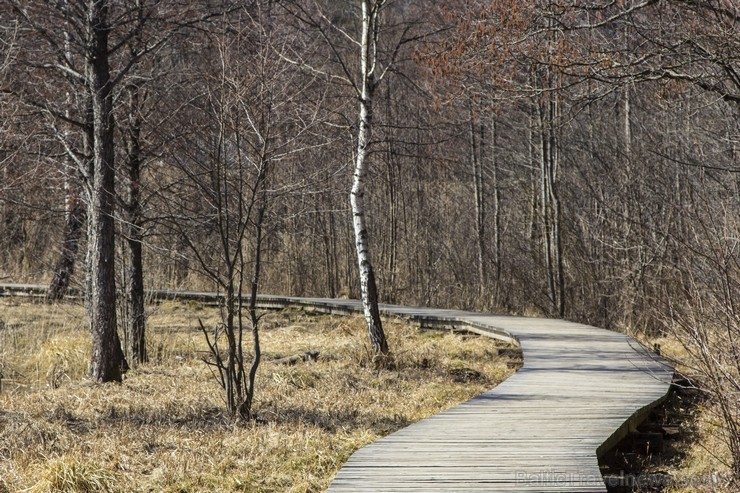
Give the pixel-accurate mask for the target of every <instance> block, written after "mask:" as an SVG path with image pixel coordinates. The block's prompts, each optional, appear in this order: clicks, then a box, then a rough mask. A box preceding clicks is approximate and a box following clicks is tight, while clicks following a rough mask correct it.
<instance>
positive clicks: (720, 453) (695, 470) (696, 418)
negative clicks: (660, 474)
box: [644, 337, 737, 493]
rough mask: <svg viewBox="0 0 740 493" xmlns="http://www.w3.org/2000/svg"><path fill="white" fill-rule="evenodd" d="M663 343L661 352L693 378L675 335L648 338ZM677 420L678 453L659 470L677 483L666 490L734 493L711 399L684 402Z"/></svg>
mask: <svg viewBox="0 0 740 493" xmlns="http://www.w3.org/2000/svg"><path fill="white" fill-rule="evenodd" d="M644 342H647V343H649V345H650V346H652V345H653V344H658V345H660V349H661V353H662V354H663V355H664V356H666V357H667V358H669V359H670V360H671V361H674V362H677V363H678V364H677V367H676V369H677V370H678V372H679V373H680V374H682V375H686V376H689V377H692V378H693V377H694V375H693V372H692V370H691V368H690V367H687V366H686V365H685V364H682V363H681V362H685V363H689V364H690V357H689V355H688V353H687V352H686V350H685V349H684V348H683V346H682V345H681V344H680V343H679V342H678V341H677V340H675V338H673V337H660V338H653V339H650V340H649V341H647V340H645V341H644ZM674 412H675V414H676V415H675V416H674V419H676V420H678V421H679V422H680V427H681V433H680V435H679V437H678V439H677V440H676V443H675V445H674V447H675V449H676V451H677V452H678V453H677V455H676V456H675V458H674V459H673V460H671V461H670V462H668V463H664V464H661V465H660V466H659V469H660V470H662V471H664V472H667V473H668V474H670V476H671V477H672V478H673V483H674V485H673V486H672V487H669V488H667V489H666V490H665V491H666V493H734V492H736V491H737V487H736V486H733V485H730V484H729V479H728V478H729V477H730V467H729V463H730V461H731V455H730V451H729V449H728V447H727V444H726V443H725V442H724V441H723V440H722V439H721V433H722V422H721V420H720V419H719V417H718V413H717V409H715V407H714V405H713V404H712V402H711V400H710V399H706V400H703V401H700V402H698V403H691V402H689V401H682V402H681V406H680V408H678V409H676V410H675V411H674Z"/></svg>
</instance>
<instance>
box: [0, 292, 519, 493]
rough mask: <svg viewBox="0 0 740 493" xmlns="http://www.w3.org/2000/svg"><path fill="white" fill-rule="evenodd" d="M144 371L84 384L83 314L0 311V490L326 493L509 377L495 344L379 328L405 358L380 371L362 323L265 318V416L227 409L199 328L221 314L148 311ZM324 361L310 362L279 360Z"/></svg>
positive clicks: (43, 308) (258, 407) (75, 309)
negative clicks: (384, 439)
mask: <svg viewBox="0 0 740 493" xmlns="http://www.w3.org/2000/svg"><path fill="white" fill-rule="evenodd" d="M149 312H150V314H149V338H148V350H149V354H150V356H151V362H150V363H149V364H147V365H144V366H142V367H140V368H138V369H135V370H132V371H130V372H129V373H128V374H127V376H126V379H125V381H124V382H123V384H105V385H99V384H91V383H89V382H88V381H87V380H86V379H85V372H86V366H87V361H88V357H89V355H88V352H89V342H88V338H87V333H86V329H85V322H84V312H83V309H82V307H81V306H79V305H75V304H59V305H54V306H48V305H43V304H38V303H32V302H30V301H29V300H22V299H0V372H2V373H3V374H4V377H5V378H4V381H3V386H2V393H0V492H2V493H5V492H20V491H24V492H29V493H36V492H38V493H41V492H50V491H62V492H65V491H68V492H72V491H75V492H85V491H111V492H119V491H120V492H128V491H139V492H149V491H151V492H154V491H157V492H159V491H164V492H199V491H203V492H205V491H209V492H210V491H249V492H268V491H276V492H277V491H280V492H283V491H290V492H309V491H323V490H324V489H326V487H327V486H328V484H329V482H330V481H331V479H332V477H333V476H334V474H335V473H336V471H337V470H338V469H339V467H340V466H341V465H342V464H343V463H344V461H346V459H347V458H348V457H349V456H350V454H351V453H352V452H353V451H354V450H356V449H357V448H359V447H361V446H363V445H365V444H367V443H370V442H372V441H374V440H376V439H377V438H379V437H380V436H383V435H385V434H388V433H390V432H392V431H394V430H396V429H399V428H401V427H403V426H406V425H408V424H409V423H411V422H414V421H417V420H419V419H422V418H424V417H426V416H429V415H431V414H434V413H436V412H439V411H441V410H443V409H446V408H449V407H451V406H453V405H455V404H457V403H459V402H461V401H464V400H466V399H468V398H470V397H472V396H474V395H477V394H479V393H480V392H482V391H483V390H486V389H489V388H491V387H493V386H494V385H496V384H497V383H498V382H500V381H502V380H504V379H505V378H506V377H507V376H508V375H510V374H511V373H512V372H513V371H514V369H512V368H514V367H515V366H516V361H512V360H511V359H510V356H508V354H509V353H507V352H502V354H506V355H507V356H503V355H499V348H501V347H502V345H501V344H500V343H497V342H495V341H493V340H491V339H487V338H483V337H478V336H471V335H467V334H460V333H451V332H432V331H423V330H420V329H418V328H414V327H409V326H407V325H404V324H403V323H400V322H395V323H391V322H388V323H386V332H387V335H388V339H389V343H390V347H391V349H392V351H393V353H394V356H395V360H396V362H397V365H396V368H394V369H393V370H382V371H375V370H373V368H372V365H371V364H368V360H369V349H368V344H367V336H366V334H365V329H364V324H363V322H362V320H360V319H358V318H354V317H341V316H309V315H306V314H305V313H303V312H300V311H296V310H290V309H288V310H284V311H282V312H276V313H270V314H267V315H266V316H265V318H264V321H263V324H262V343H263V351H264V354H263V357H264V360H263V361H264V363H263V365H262V366H261V368H260V372H259V374H258V378H257V394H256V403H255V406H254V410H255V411H256V414H257V420H256V421H253V422H251V423H247V424H244V423H238V422H235V421H234V420H233V419H231V418H230V417H228V416H227V415H226V414H225V412H224V407H225V406H224V404H223V402H222V400H221V391H220V388H219V387H218V384H217V383H216V381H215V380H214V378H213V376H212V374H211V373H210V371H209V368H208V367H207V366H206V365H205V364H204V363H203V362H202V358H203V357H204V356H205V355H206V354H207V353H206V349H207V347H206V345H205V342H204V340H203V336H202V334H201V333H200V331H199V329H198V319H199V318H200V319H202V320H203V322H204V324H205V325H206V326H210V325H213V324H215V323H217V320H218V318H217V317H218V314H217V311H216V310H215V309H213V308H209V307H205V306H202V305H199V304H191V303H165V304H161V305H156V306H151V307H150V309H149ZM307 351H318V352H319V353H320V354H319V358H318V360H317V361H315V362H314V361H308V362H300V363H298V364H295V365H285V364H279V363H276V362H275V361H274V360H276V359H279V358H281V357H285V356H291V355H293V354H303V353H305V352H307Z"/></svg>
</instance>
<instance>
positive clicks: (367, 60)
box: [350, 0, 388, 360]
mask: <svg viewBox="0 0 740 493" xmlns="http://www.w3.org/2000/svg"><path fill="white" fill-rule="evenodd" d="M377 15H378V12H377V5H371V2H370V0H363V1H362V41H361V46H360V70H361V94H360V118H359V122H358V123H359V127H358V130H357V154H356V156H355V170H354V179H353V183H352V191H351V193H350V205H351V208H352V218H353V221H352V223H353V226H354V233H355V249H356V251H357V263H358V266H359V272H360V292H361V295H362V306H363V311H364V314H365V321H366V323H367V329H368V333H369V335H370V343H371V345H372V349H373V353H374V355H375V358H376V360H380V359H382V358H383V357H385V356H387V355H388V342H387V341H386V338H385V333H384V332H383V324H382V322H381V320H380V311H379V310H378V288H377V286H376V283H375V272H374V271H373V265H372V261H371V257H370V242H369V238H368V232H367V225H366V222H365V177H366V175H367V154H368V145H369V143H370V134H371V130H372V122H373V93H374V91H375V80H374V72H373V71H374V67H375V63H374V61H375V60H374V50H373V47H372V46H371V45H372V43H373V39H374V35H375V34H376V32H375V31H376V29H377ZM371 58H372V59H371Z"/></svg>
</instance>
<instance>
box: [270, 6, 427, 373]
mask: <svg viewBox="0 0 740 493" xmlns="http://www.w3.org/2000/svg"><path fill="white" fill-rule="evenodd" d="M389 5H390V4H389V2H388V1H387V0H354V1H353V2H351V3H350V4H349V5H344V6H343V7H344V8H342V7H340V6H337V5H332V6H331V7H329V6H328V5H322V4H321V2H318V1H313V2H309V3H307V4H305V5H304V4H302V3H300V2H297V3H296V4H294V5H293V4H284V5H283V6H284V8H285V9H286V10H287V11H288V12H289V13H291V14H292V15H293V16H294V17H295V18H296V19H298V20H299V22H301V23H302V24H303V25H305V26H307V27H308V28H309V30H310V31H312V32H313V33H314V34H315V35H316V37H318V38H319V39H320V40H321V41H322V42H323V44H324V46H325V47H326V48H327V49H328V50H329V54H330V59H331V63H330V64H329V67H322V66H319V65H318V63H312V61H311V60H306V59H305V58H304V57H302V56H300V55H298V54H294V56H293V57H292V58H288V59H289V61H291V62H292V63H294V64H295V65H297V66H298V67H300V68H301V69H303V70H306V71H308V72H311V73H315V74H320V75H322V76H324V77H325V78H326V79H327V80H328V81H329V82H332V83H339V84H341V85H343V86H344V87H349V88H351V91H352V95H353V97H354V98H355V100H356V104H357V106H356V108H357V113H356V116H355V117H354V118H353V119H354V121H355V123H354V126H353V129H354V135H353V136H354V145H353V147H354V150H353V173H352V186H351V190H350V204H349V205H350V212H351V214H352V230H353V233H354V244H355V254H356V257H357V259H356V260H357V266H358V272H359V279H360V296H361V299H362V305H363V313H364V316H365V322H366V325H367V330H368V335H369V338H370V344H371V348H372V353H373V359H374V361H375V362H376V363H377V364H378V365H380V366H383V365H385V364H386V363H388V362H389V355H390V351H389V348H388V342H387V340H386V337H385V333H384V331H383V324H382V321H381V319H380V311H379V309H378V303H379V290H378V285H377V281H376V272H375V266H374V264H373V258H372V255H371V243H372V242H371V234H370V231H369V228H368V220H367V215H368V210H367V203H366V197H367V194H368V187H369V183H368V170H369V167H370V154H371V148H372V146H373V140H372V136H373V127H374V109H375V106H376V102H375V94H376V91H377V89H378V87H379V85H380V84H381V82H383V79H384V78H385V77H386V76H387V74H388V73H390V72H392V71H393V70H395V69H397V68H398V67H397V64H398V62H399V59H400V56H401V55H402V54H404V52H405V47H406V45H408V44H409V43H411V42H414V41H417V40H419V39H421V38H422V37H423V35H420V34H418V33H416V32H415V31H416V30H415V29H414V27H415V26H416V25H417V23H414V22H409V21H407V20H405V19H404V20H401V21H399V20H398V19H395V22H394V23H386V22H384V16H385V15H388V10H389V9H388V7H389ZM348 7H349V8H348ZM330 9H334V10H332V11H331V12H329V10H330ZM404 9H405V8H404V7H402V8H401V10H404ZM406 10H408V9H405V10H404V12H403V15H406ZM399 12H400V10H399ZM348 14H355V15H354V16H352V15H348ZM403 15H401V17H403Z"/></svg>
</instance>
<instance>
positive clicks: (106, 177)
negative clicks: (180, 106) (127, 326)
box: [86, 0, 128, 382]
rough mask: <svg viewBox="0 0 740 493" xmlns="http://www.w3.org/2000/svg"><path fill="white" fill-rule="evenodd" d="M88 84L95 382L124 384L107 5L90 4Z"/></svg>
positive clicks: (91, 0) (90, 302)
mask: <svg viewBox="0 0 740 493" xmlns="http://www.w3.org/2000/svg"><path fill="white" fill-rule="evenodd" d="M87 16H88V18H87V22H88V23H87V26H88V30H89V33H88V36H89V37H88V39H89V45H88V52H87V60H86V64H87V79H88V81H87V82H88V85H89V89H90V92H91V98H92V110H93V139H94V140H93V168H94V176H93V179H92V187H91V192H90V195H91V197H90V207H89V210H88V231H89V234H90V236H89V238H88V242H89V243H90V245H89V248H88V253H89V259H88V268H89V271H88V274H87V275H88V289H89V291H88V293H87V298H88V301H87V304H88V307H87V308H88V318H89V324H90V335H91V338H92V360H91V362H90V378H91V379H92V380H94V381H97V382H110V381H121V380H122V375H123V373H124V372H125V371H126V370H127V369H128V367H127V365H126V360H125V358H124V356H123V351H122V350H121V341H120V340H119V338H118V332H117V330H116V329H117V327H116V278H115V264H114V259H115V241H114V240H115V229H114V219H113V213H114V205H115V186H114V184H115V169H114V140H113V129H114V123H113V96H112V92H111V80H110V68H109V65H108V54H109V53H108V32H109V26H108V19H107V16H108V4H107V2H106V1H104V0H89V1H88V4H87Z"/></svg>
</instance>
